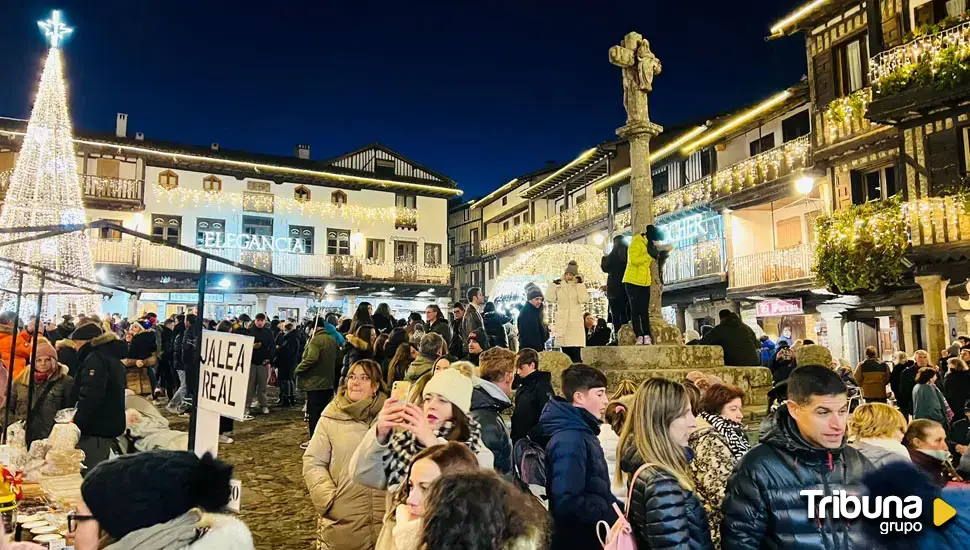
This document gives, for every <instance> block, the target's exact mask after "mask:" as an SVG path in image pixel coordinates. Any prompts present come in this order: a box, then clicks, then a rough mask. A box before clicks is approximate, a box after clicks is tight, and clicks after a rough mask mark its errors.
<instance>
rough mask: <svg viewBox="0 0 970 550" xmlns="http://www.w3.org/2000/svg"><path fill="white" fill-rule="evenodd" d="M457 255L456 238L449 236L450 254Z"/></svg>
mask: <svg viewBox="0 0 970 550" xmlns="http://www.w3.org/2000/svg"><path fill="white" fill-rule="evenodd" d="M454 255H455V238H454V237H448V256H454Z"/></svg>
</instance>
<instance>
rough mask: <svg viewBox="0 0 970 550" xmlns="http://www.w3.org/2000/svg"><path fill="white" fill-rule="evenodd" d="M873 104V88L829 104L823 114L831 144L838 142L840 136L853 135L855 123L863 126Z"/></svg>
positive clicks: (858, 91)
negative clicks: (868, 110) (853, 124)
mask: <svg viewBox="0 0 970 550" xmlns="http://www.w3.org/2000/svg"><path fill="white" fill-rule="evenodd" d="M871 102H872V88H862V89H861V90H856V91H854V92H852V93H851V94H849V95H847V96H845V97H840V98H838V99H836V100H834V101H832V102H831V103H829V104H828V106H827V107H826V108H825V111H824V112H823V114H822V117H823V119H824V121H825V130H826V132H828V136H827V137H828V139H829V142H830V143H832V142H835V141H836V140H838V139H839V135H840V134H841V135H849V134H851V133H852V123H853V122H854V123H856V124H857V125H862V124H863V123H864V121H865V117H866V109H868V108H869V104H870V103H871Z"/></svg>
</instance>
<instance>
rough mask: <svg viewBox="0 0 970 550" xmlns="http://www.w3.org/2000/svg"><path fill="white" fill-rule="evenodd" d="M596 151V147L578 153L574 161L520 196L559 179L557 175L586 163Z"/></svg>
mask: <svg viewBox="0 0 970 550" xmlns="http://www.w3.org/2000/svg"><path fill="white" fill-rule="evenodd" d="M597 150H598V148H597V147H593V148H592V149H587V150H585V151H583V152H582V153H580V154H579V156H578V157H576V158H575V159H574V160H573V161H572V162H570V163H569V164H567V165H565V166H563V167H562V168H560V169H559V170H556V171H555V172H553V173H551V174H549V175H548V176H546V177H545V178H543V179H542V180H540V181H539V182H538V183H536V184H535V185H531V186H529V188H528V189H526V190H525V191H523V192H522V193H521V194H522V195H525V194H527V193H528V192H529V191H531V190H533V189H535V188H537V187H540V186H542V185H543V184H545V183H546V182H547V181H552V180H554V179H556V178H557V177H559V175H560V174H562V173H563V172H565V171H566V170H569V169H570V168H572V167H573V166H576V165H577V164H579V163H581V162H585V161H586V159H588V158H589V157H591V156H593V153H595V152H596V151H597ZM513 181H514V180H513Z"/></svg>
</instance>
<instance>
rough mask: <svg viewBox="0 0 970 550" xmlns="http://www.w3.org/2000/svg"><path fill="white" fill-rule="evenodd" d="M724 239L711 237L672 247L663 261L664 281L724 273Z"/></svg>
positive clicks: (672, 281)
mask: <svg viewBox="0 0 970 550" xmlns="http://www.w3.org/2000/svg"><path fill="white" fill-rule="evenodd" d="M724 264H725V258H724V239H712V240H709V241H703V242H699V243H695V244H692V245H688V246H684V247H678V248H674V250H673V251H672V252H671V253H670V256H668V257H667V261H666V263H664V282H665V283H675V282H677V281H686V280H688V279H693V278H695V277H703V276H705V275H714V274H717V273H724Z"/></svg>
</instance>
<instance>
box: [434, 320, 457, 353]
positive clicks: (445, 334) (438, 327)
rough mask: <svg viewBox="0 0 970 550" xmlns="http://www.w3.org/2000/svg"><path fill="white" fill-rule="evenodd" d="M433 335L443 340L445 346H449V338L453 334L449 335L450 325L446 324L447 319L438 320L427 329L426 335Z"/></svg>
mask: <svg viewBox="0 0 970 550" xmlns="http://www.w3.org/2000/svg"><path fill="white" fill-rule="evenodd" d="M432 332H433V333H435V334H437V335H438V336H441V337H442V338H444V339H445V345H446V346H449V347H450V346H451V338H452V336H453V334H452V333H451V324H450V323H448V320H447V319H438V320H436V321H435V322H434V323H431V326H430V327H428V334H431V333H432Z"/></svg>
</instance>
